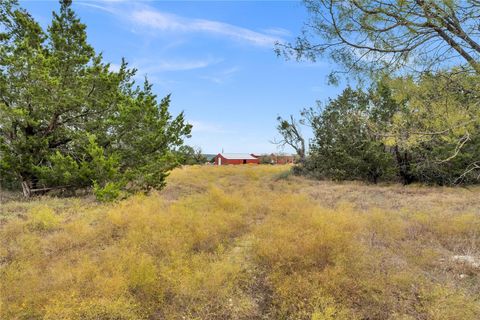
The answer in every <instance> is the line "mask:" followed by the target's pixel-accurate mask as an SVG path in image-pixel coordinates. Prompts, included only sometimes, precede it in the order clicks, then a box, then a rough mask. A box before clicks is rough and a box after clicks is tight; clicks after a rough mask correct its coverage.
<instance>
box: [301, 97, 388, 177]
mask: <svg viewBox="0 0 480 320" xmlns="http://www.w3.org/2000/svg"><path fill="white" fill-rule="evenodd" d="M380 112H383V113H386V111H385V110H384V109H377V108H376V107H373V106H372V105H371V104H370V99H369V95H368V94H367V93H364V92H363V91H361V90H353V89H351V88H347V89H345V90H344V91H343V92H342V94H341V95H340V96H339V97H337V98H336V99H334V100H331V101H330V102H329V103H328V104H327V106H326V107H325V109H324V110H323V111H322V112H321V113H320V114H318V115H317V116H316V117H315V118H314V120H313V121H312V127H313V131H314V138H313V140H312V142H311V144H310V153H309V158H308V161H307V163H306V170H307V172H309V173H310V174H311V175H314V176H317V177H323V178H333V179H338V180H345V179H360V180H368V181H371V182H374V183H376V182H377V181H379V180H380V179H388V178H391V175H392V172H393V168H394V161H393V157H392V155H391V154H390V153H389V152H388V151H387V150H386V146H385V144H384V143H383V141H382V140H383V139H382V137H381V136H379V135H378V134H376V133H375V131H373V130H372V128H371V127H370V122H371V121H372V118H374V117H377V118H378V120H380V118H381V117H382V116H383V114H380Z"/></svg>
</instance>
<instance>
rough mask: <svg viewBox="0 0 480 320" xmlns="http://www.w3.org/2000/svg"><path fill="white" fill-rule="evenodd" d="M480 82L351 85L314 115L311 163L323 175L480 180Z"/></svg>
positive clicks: (448, 76)
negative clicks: (356, 87)
mask: <svg viewBox="0 0 480 320" xmlns="http://www.w3.org/2000/svg"><path fill="white" fill-rule="evenodd" d="M479 84H480V81H478V76H476V75H471V76H470V77H467V76H465V74H464V73H463V72H459V73H458V72H456V71H455V70H453V71H450V72H440V73H436V74H428V73H426V74H424V75H422V77H420V79H414V78H413V77H409V76H406V77H398V78H383V79H382V80H381V81H379V82H378V83H377V84H376V85H375V86H373V87H371V88H370V90H369V91H368V92H363V91H362V90H353V89H351V88H347V89H345V90H344V91H343V93H342V94H341V95H340V96H339V97H337V98H336V99H334V100H331V101H330V102H329V103H328V104H327V106H326V107H325V108H324V109H323V110H320V111H318V110H310V111H309V112H307V113H306V112H305V111H304V112H303V114H309V116H310V118H309V119H310V120H309V122H310V124H311V126H312V128H313V133H314V138H313V139H312V141H311V144H310V151H309V154H308V157H307V160H306V161H305V164H304V166H303V168H300V170H297V171H299V172H304V173H306V174H308V175H311V176H315V177H319V178H333V179H340V180H344V179H360V180H368V181H372V182H376V181H378V180H397V179H399V180H400V181H402V182H403V183H405V184H408V183H412V182H415V181H417V182H424V183H432V184H440V185H452V184H458V183H463V184H471V183H478V181H479V177H480V176H479V172H480V170H479V169H480V162H479V161H480V160H479V155H480V109H479V103H480V96H479V94H478V92H480V88H479V87H478V86H479Z"/></svg>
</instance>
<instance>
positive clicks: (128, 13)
mask: <svg viewBox="0 0 480 320" xmlns="http://www.w3.org/2000/svg"><path fill="white" fill-rule="evenodd" d="M114 2H122V1H107V2H103V3H101V4H100V3H89V2H79V3H78V4H80V5H83V6H88V7H91V8H95V9H99V10H103V11H106V12H109V13H111V14H114V15H117V16H121V17H122V18H126V19H128V20H130V21H132V22H134V23H135V24H136V25H139V26H144V27H147V28H151V29H154V30H155V31H162V32H178V33H191V32H201V33H208V34H215V35H220V36H224V37H227V38H230V39H233V40H237V41H244V42H247V43H250V44H252V45H255V46H260V47H271V46H273V45H274V44H275V43H276V42H277V41H283V39H282V36H284V35H287V33H288V31H286V30H284V29H279V28H272V29H267V30H265V32H257V31H254V30H251V29H248V28H243V27H239V26H236V25H232V24H229V23H225V22H220V21H215V20H207V19H191V18H186V17H182V16H179V15H176V14H171V13H167V12H162V11H159V10H156V9H154V8H152V7H149V6H144V5H138V4H137V5H134V6H133V7H129V8H128V10H126V9H125V7H123V8H121V7H118V6H115V5H113V3H114Z"/></svg>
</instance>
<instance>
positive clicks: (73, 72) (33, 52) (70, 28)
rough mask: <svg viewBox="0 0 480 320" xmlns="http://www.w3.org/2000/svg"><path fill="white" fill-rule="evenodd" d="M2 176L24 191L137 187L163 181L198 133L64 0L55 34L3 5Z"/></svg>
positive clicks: (0, 19) (0, 17) (55, 19)
mask: <svg viewBox="0 0 480 320" xmlns="http://www.w3.org/2000/svg"><path fill="white" fill-rule="evenodd" d="M0 30H1V33H0V42H1V47H0V156H1V159H0V170H1V171H0V173H1V175H2V177H5V176H6V177H8V179H10V180H13V181H18V182H19V183H20V184H21V186H22V189H23V193H24V195H25V196H30V195H31V194H32V192H35V191H36V190H38V189H50V188H55V187H59V186H67V187H71V188H78V187H85V186H92V185H93V183H94V181H95V183H96V188H97V189H98V190H100V188H102V187H104V186H107V184H108V187H109V188H111V186H112V183H115V184H117V185H118V186H122V187H128V189H129V190H149V189H151V188H160V187H162V186H163V185H164V179H165V176H166V174H167V172H168V170H170V169H171V168H172V167H173V166H175V164H176V160H175V155H174V154H173V152H172V151H173V150H174V148H175V147H177V146H180V145H182V144H183V138H184V137H186V136H189V134H190V131H191V126H190V125H188V124H186V123H185V120H184V115H183V113H181V114H180V115H178V116H177V117H172V115H171V114H170V113H169V110H168V107H169V103H170V97H169V96H167V97H165V98H164V99H162V100H161V101H160V102H158V101H157V97H156V96H155V95H154V94H153V92H152V86H151V84H150V83H148V81H145V83H144V84H143V86H141V87H140V86H137V85H136V84H135V82H134V81H133V78H132V77H133V76H134V75H135V71H136V70H130V69H128V66H127V63H126V62H125V61H122V65H121V67H120V70H119V71H118V72H114V71H111V70H110V68H109V67H110V65H109V64H108V63H104V62H103V58H102V55H101V54H96V53H95V50H94V49H93V48H92V47H91V46H90V45H89V44H88V43H87V35H86V26H85V25H84V24H82V23H81V22H80V20H79V19H78V18H77V17H76V15H75V13H74V12H73V10H72V9H71V1H68V0H64V1H61V2H60V10H59V11H58V12H54V13H53V18H52V22H51V24H50V26H49V27H48V29H47V30H43V29H42V28H41V27H40V25H39V24H38V23H37V22H36V21H34V20H33V18H32V17H31V16H30V15H29V14H28V13H27V12H26V11H25V10H24V9H22V8H20V7H19V6H18V4H17V3H16V1H13V0H12V1H3V2H1V3H0Z"/></svg>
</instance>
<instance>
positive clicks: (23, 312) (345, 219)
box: [0, 166, 480, 320]
mask: <svg viewBox="0 0 480 320" xmlns="http://www.w3.org/2000/svg"><path fill="white" fill-rule="evenodd" d="M287 172H288V167H282V166H253V167H252V166H235V167H233V166H232V167H187V168H181V169H177V170H175V171H174V172H172V174H171V176H170V177H169V179H168V186H167V188H166V189H165V190H163V191H162V192H159V193H157V194H153V195H151V196H148V197H145V196H136V197H133V198H130V199H128V200H125V201H122V202H120V203H117V204H113V205H99V204H96V203H95V202H93V201H91V200H86V199H49V198H43V199H39V200H35V201H31V202H27V203H22V202H14V201H11V202H8V203H6V204H2V206H1V207H0V318H1V319H315V320H320V319H323V320H326V319H439V320H440V319H479V318H480V300H479V288H480V282H479V275H480V265H476V262H477V261H478V260H475V259H477V258H478V257H479V255H480V197H479V194H480V189H478V188H473V189H470V190H467V189H452V188H428V187H422V186H409V187H403V186H399V185H393V186H369V185H363V184H356V183H342V184H338V183H331V182H317V181H310V180H305V179H302V178H298V177H293V176H290V175H288V174H287ZM455 256H467V257H468V258H465V257H463V258H462V257H460V258H459V257H456V258H455ZM472 259H473V260H472Z"/></svg>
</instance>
